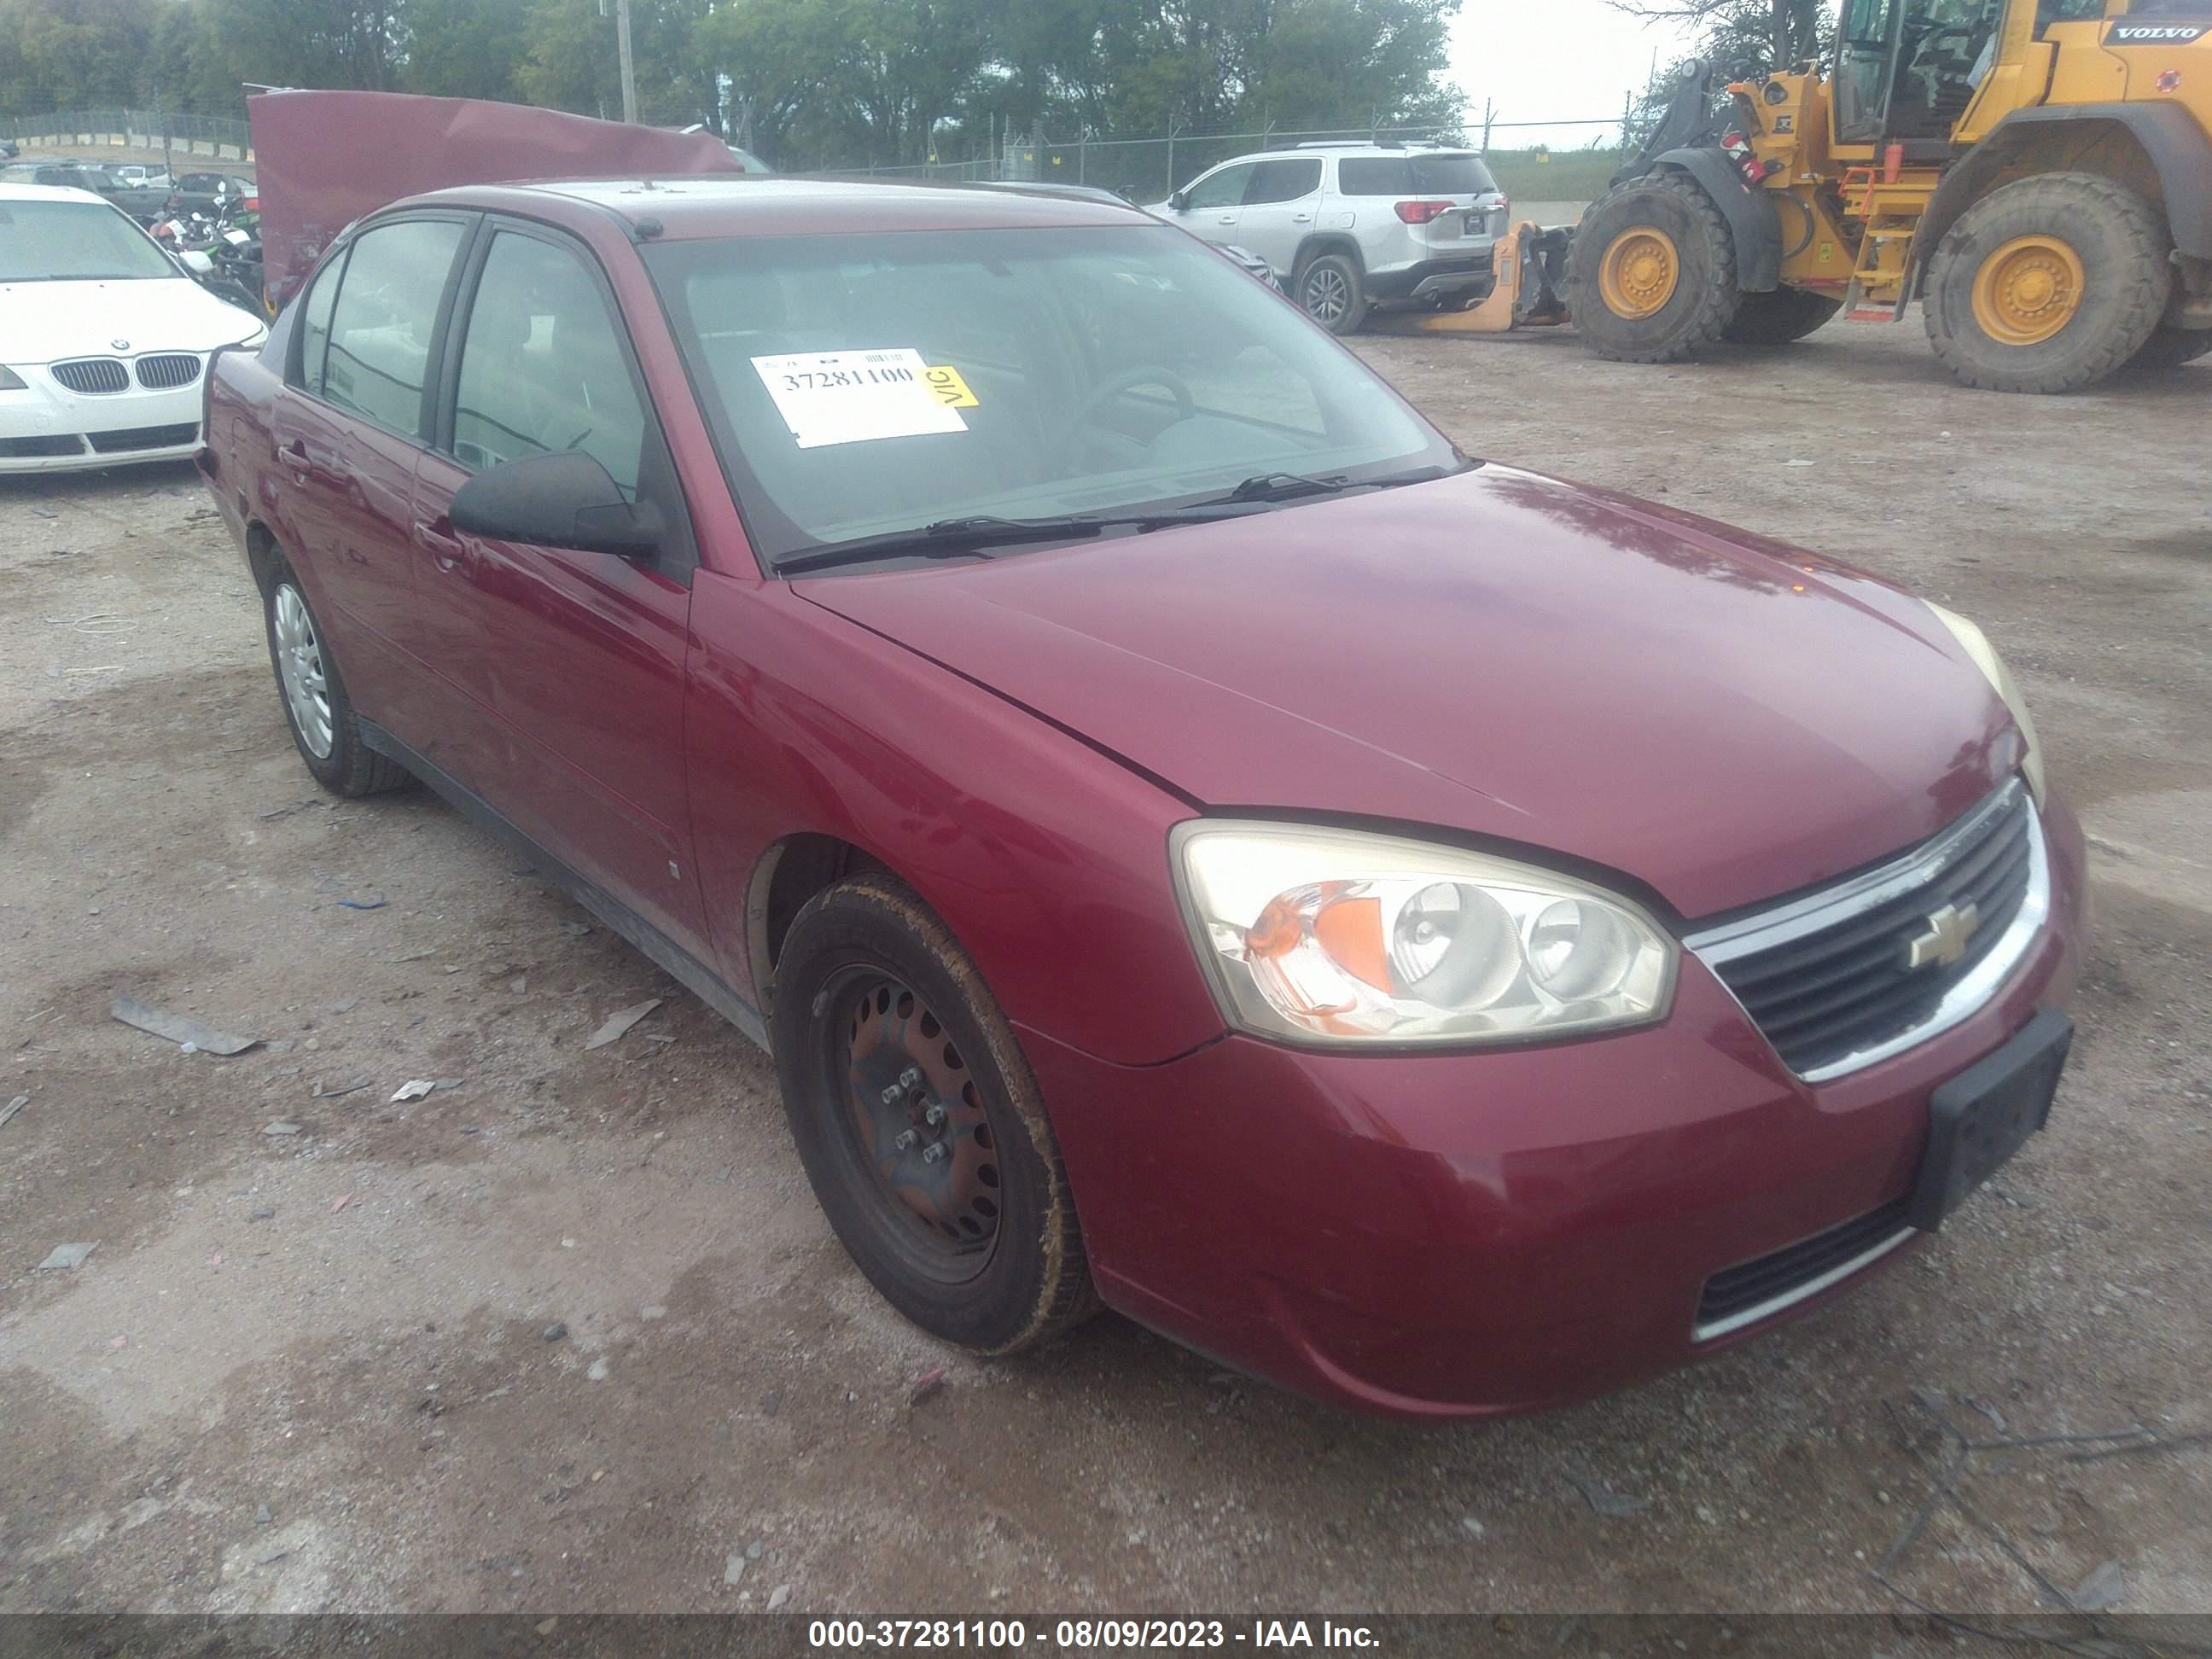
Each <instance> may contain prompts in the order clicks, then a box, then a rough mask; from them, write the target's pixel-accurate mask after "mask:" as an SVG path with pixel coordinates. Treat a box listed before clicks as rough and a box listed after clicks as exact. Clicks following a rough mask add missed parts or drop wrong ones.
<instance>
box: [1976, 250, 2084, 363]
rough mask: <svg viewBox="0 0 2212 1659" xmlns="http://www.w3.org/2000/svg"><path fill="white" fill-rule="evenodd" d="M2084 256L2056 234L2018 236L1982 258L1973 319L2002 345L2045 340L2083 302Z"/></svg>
mask: <svg viewBox="0 0 2212 1659" xmlns="http://www.w3.org/2000/svg"><path fill="white" fill-rule="evenodd" d="M2083 286H2084V276H2083V273H2082V270H2081V255H2080V254H2078V253H2076V252H2075V251H2074V250H2073V248H2072V247H2071V246H2069V245H2068V244H2067V243H2065V242H2063V241H2061V240H2059V239H2058V238H2057V237H2056V236H2020V237H2015V239H2014V240H2011V241H2009V242H2007V243H2006V244H2005V245H2004V246H2002V247H2001V248H1999V249H1998V250H1997V251H1996V252H1994V253H1992V254H1991V255H1990V257H1989V258H1986V259H1984V261H1983V262H1982V268H1981V270H1979V271H1978V272H1976V273H1975V276H1974V321H1975V322H1976V323H1977V324H1978V325H1980V327H1981V331H1982V332H1983V333H1984V334H1986V335H1988V336H1989V337H1990V338H1991V339H1993V340H1996V341H1997V342H1999V343H2002V344H2004V345H2012V346H2032V345H2041V344H2042V343H2044V342H2045V340H2049V339H2052V338H2055V337H2057V335H2058V334H2059V333H2060V332H2061V331H2063V330H2064V328H2065V327H2066V325H2067V324H2069V323H2070V322H2072V321H2073V320H2074V316H2075V313H2076V312H2078V311H2080V310H2081V293H2082V289H2083Z"/></svg>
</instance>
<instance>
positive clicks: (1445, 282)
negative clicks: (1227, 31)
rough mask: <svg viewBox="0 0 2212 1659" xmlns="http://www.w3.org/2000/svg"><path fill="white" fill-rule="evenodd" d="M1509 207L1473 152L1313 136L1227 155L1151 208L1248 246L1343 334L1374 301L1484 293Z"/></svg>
mask: <svg viewBox="0 0 2212 1659" xmlns="http://www.w3.org/2000/svg"><path fill="white" fill-rule="evenodd" d="M1509 210H1510V203H1508V201H1507V200H1506V198H1505V197H1504V194H1503V193H1502V192H1501V191H1499V190H1498V181H1497V179H1493V178H1492V177H1491V173H1490V168H1489V167H1487V166H1486V165H1485V163H1484V161H1483V159H1482V157H1481V156H1480V155H1476V154H1475V153H1474V152H1473V151H1471V150H1463V149H1441V148H1437V147H1432V146H1418V147H1417V146H1400V145H1389V144H1370V143H1316V144H1301V145H1299V146H1298V148H1297V149H1284V150H1267V151H1263V152H1261V153H1260V154H1258V155H1240V156H1238V157H1237V159H1236V160H1235V161H1225V162H1223V163H1222V164H1221V165H1220V166H1219V167H1215V168H1213V169H1212V171H1211V172H1208V173H1200V174H1199V176H1198V177H1197V178H1196V179H1193V180H1192V181H1191V182H1190V183H1189V184H1188V185H1186V186H1185V187H1184V188H1182V190H1179V191H1176V193H1175V194H1174V195H1172V196H1170V197H1168V199H1167V200H1166V201H1164V202H1163V203H1161V204H1159V205H1158V206H1157V207H1155V208H1153V209H1152V211H1153V212H1154V213H1156V214H1158V215H1159V216H1160V217H1162V218H1164V219H1165V220H1167V221H1168V222H1170V223H1171V224H1177V225H1181V226H1182V228H1184V229H1186V230H1188V231H1189V232H1190V233H1191V234H1193V235H1194V236H1197V237H1200V238H1201V239H1203V240H1206V241H1209V242H1214V243H1218V244H1222V245H1225V246H1237V247H1243V248H1249V249H1250V250H1251V251H1252V252H1254V253H1256V254H1258V255H1259V256H1260V257H1261V258H1263V259H1265V260H1266V261H1267V264H1268V265H1269V267H1270V268H1271V269H1272V270H1273V271H1274V273H1275V276H1276V277H1277V279H1278V280H1279V281H1280V282H1281V283H1282V284H1283V289H1284V291H1285V293H1287V294H1288V295H1290V296H1291V298H1292V299H1293V300H1295V301H1297V303H1298V304H1299V305H1301V306H1302V307H1304V308H1305V310H1306V311H1307V312H1308V313H1310V315H1311V316H1312V317H1313V318H1314V319H1316V321H1318V322H1320V323H1322V325H1325V326H1326V327H1328V329H1329V330H1330V331H1333V332H1334V333H1338V334H1349V333H1351V332H1352V331H1353V330H1354V329H1356V328H1358V326H1359V325H1360V323H1361V322H1362V320H1364V319H1365V317H1366V315H1367V310H1368V307H1370V306H1372V305H1378V304H1393V303H1397V302H1401V301H1410V302H1414V303H1420V304H1431V303H1437V304H1441V303H1447V302H1451V301H1462V300H1467V299H1470V298H1473V297H1474V296H1475V295H1479V294H1481V293H1483V292H1486V291H1487V289H1489V288H1490V286H1491V283H1492V270H1491V253H1492V248H1493V246H1494V245H1495V243H1496V241H1497V239H1498V237H1499V236H1500V235H1502V234H1504V230H1505V225H1506V216H1507V214H1508V212H1509Z"/></svg>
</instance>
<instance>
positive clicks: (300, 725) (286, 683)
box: [261, 562, 413, 799]
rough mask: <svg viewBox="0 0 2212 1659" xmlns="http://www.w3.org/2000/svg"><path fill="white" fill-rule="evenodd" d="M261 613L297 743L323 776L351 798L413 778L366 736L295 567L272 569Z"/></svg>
mask: <svg viewBox="0 0 2212 1659" xmlns="http://www.w3.org/2000/svg"><path fill="white" fill-rule="evenodd" d="M261 618H262V623H263V627H264V631H265V633H266V634H267V636H268V640H269V664H270V667H271V668H272V669H273V670H275V671H276V700H277V702H278V703H279V704H280V705H282V707H283V710H284V723H285V725H286V726H289V727H290V728H291V731H292V743H293V746H294V747H295V748H296V749H298V750H299V751H300V758H301V760H303V761H305V762H306V763H307V770H308V771H309V772H310V773H312V774H313V776H314V780H315V781H316V782H317V783H319V784H320V785H322V787H324V788H325V789H327V790H329V791H330V792H331V793H332V794H333V795H343V796H345V797H347V798H349V799H356V798H358V797H360V796H362V795H374V794H380V793H382V792H384V791H385V790H387V789H398V788H400V787H403V786H404V785H406V784H408V783H410V782H412V781H413V780H412V779H411V778H410V776H409V775H408V773H407V771H406V769H405V768H404V767H402V766H401V765H400V764H399V763H398V762H397V761H395V760H392V759H391V758H390V757H387V756H384V755H380V754H378V753H377V752H376V751H375V750H373V749H371V748H370V747H369V746H368V744H365V743H363V742H362V738H361V722H360V720H359V719H358V718H357V717H356V714H355V713H354V707H353V700H352V699H351V698H350V697H349V696H346V690H345V681H344V679H343V678H342V677H341V676H340V675H339V673H338V667H337V659H335V658H333V657H332V656H331V650H330V645H329V642H328V641H327V640H326V639H325V636H324V633H323V628H322V624H321V623H319V622H318V621H317V620H316V619H315V613H314V608H313V606H312V605H309V604H308V603H307V590H306V589H304V588H303V587H301V586H300V578H299V576H298V574H296V573H295V571H294V570H293V568H292V567H291V566H290V565H289V564H284V563H282V562H279V563H278V564H277V566H276V568H275V569H274V570H273V571H272V572H271V573H270V577H269V585H268V587H267V588H266V590H265V591H264V592H263V593H262V596H261Z"/></svg>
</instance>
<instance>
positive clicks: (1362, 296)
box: [1294, 253, 1367, 334]
mask: <svg viewBox="0 0 2212 1659" xmlns="http://www.w3.org/2000/svg"><path fill="white" fill-rule="evenodd" d="M1294 297H1295V298H1296V299H1297V302H1298V306H1299V308H1300V309H1301V310H1303V311H1304V313H1306V315H1307V316H1309V317H1310V318H1312V319H1314V321H1316V322H1317V323H1319V324H1320V325H1322V327H1323V328H1325V329H1327V330H1328V331H1329V332H1330V333H1332V334H1355V333H1357V332H1358V330H1359V325H1360V324H1362V323H1364V322H1365V321H1366V320H1367V282H1366V279H1365V278H1364V276H1361V275H1360V271H1359V267H1358V264H1355V263H1354V262H1353V261H1352V260H1351V259H1349V258H1346V256H1345V255H1343V254H1341V253H1322V254H1317V255H1316V256H1315V257H1314V258H1311V259H1310V260H1308V261H1307V262H1306V266H1305V269H1304V270H1301V271H1300V272H1299V273H1298V279H1297V285H1296V288H1295V289H1294Z"/></svg>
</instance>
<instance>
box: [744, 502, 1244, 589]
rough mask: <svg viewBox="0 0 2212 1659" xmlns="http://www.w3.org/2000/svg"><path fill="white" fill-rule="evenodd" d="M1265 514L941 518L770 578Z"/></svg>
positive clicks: (1221, 507) (784, 566)
mask: <svg viewBox="0 0 2212 1659" xmlns="http://www.w3.org/2000/svg"><path fill="white" fill-rule="evenodd" d="M1266 510H1267V509H1266V507H1264V506H1263V505H1262V504H1261V503H1258V502H1252V501H1221V502H1216V503H1213V504H1211V505H1208V506H1204V507H1176V508H1170V509H1167V510H1164V511H1162V512H1158V513H1096V514H1092V513H1076V514H1070V515H1068V516H1066V517H1064V518H1056V519H991V518H979V519H943V520H939V521H938V522H937V523H935V524H933V525H925V526H922V527H921V529H920V530H894V531H891V532H888V533H887V534H884V535H881V536H863V537H861V538H859V539H858V540H856V541H849V542H837V543H835V544H832V545H830V546H829V547H824V548H819V549H817V550H815V551H813V552H811V553H799V554H795V555H793V556H792V557H790V558H787V559H781V560H779V561H777V562H776V565H775V574H777V575H779V576H800V575H805V574H807V573H808V572H810V571H815V570H834V569H836V568H839V567H840V566H842V565H849V564H872V563H873V562H876V561H877V560H878V559H892V558H902V557H903V558H920V559H958V558H967V557H971V556H975V555H976V554H979V553H981V551H982V550H983V549H985V548H987V547H1012V546H1018V545H1020V544H1024V543H1027V542H1070V541H1083V540H1087V539H1089V538H1093V537H1097V536H1103V535H1104V534H1105V533H1106V532H1108V531H1109V530H1135V531H1138V532H1150V531H1154V530H1170V529H1172V528H1174V527H1175V526H1177V525H1183V524H1215V523H1218V522H1219V521H1220V520H1224V519H1243V518H1249V517H1251V516H1252V515H1253V514H1255V513H1262V512H1265V511H1266Z"/></svg>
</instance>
